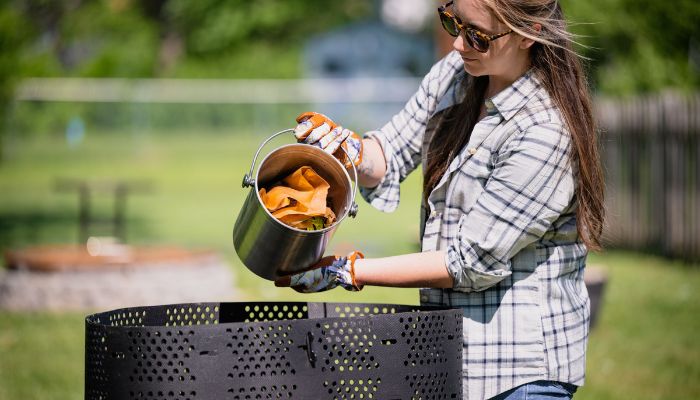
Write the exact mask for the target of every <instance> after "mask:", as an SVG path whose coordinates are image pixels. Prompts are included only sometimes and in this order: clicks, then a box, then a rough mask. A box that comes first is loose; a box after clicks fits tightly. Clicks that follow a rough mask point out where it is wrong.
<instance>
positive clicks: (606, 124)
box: [596, 93, 700, 260]
mask: <svg viewBox="0 0 700 400" xmlns="http://www.w3.org/2000/svg"><path fill="white" fill-rule="evenodd" d="M596 108H597V114H598V118H599V122H600V124H601V127H602V128H603V130H604V131H603V135H602V140H603V143H602V144H603V146H602V148H603V154H604V166H605V169H606V184H607V213H608V214H607V221H606V222H607V223H606V225H607V226H606V233H605V239H606V242H607V243H608V244H610V245H611V246H624V247H630V248H636V249H651V250H654V251H658V252H660V253H662V254H664V255H667V256H672V257H679V258H683V259H687V260H698V259H700V162H698V156H700V141H699V140H698V137H699V136H700V95H699V94H694V95H683V94H679V93H663V94H658V95H651V96H646V97H637V98H633V99H627V100H611V99H597V101H596Z"/></svg>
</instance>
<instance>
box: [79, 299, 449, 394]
mask: <svg viewBox="0 0 700 400" xmlns="http://www.w3.org/2000/svg"><path fill="white" fill-rule="evenodd" d="M85 335H86V352H85V353H86V354H85V398H86V399H89V400H98V399H99V400H112V399H139V400H140V399H159V400H160V399H163V400H166V399H167V400H184V399H193V400H194V399H206V400H218V399H380V400H386V399H401V400H404V399H426V400H427V399H459V398H461V372H462V363H461V357H462V314H461V311H460V310H458V309H442V308H429V307H419V306H404V305H387V304H355V303H351V304H347V303H345V304H341V303H196V304H175V305H166V306H153V307H136V308H125V309H120V310H113V311H108V312H104V313H100V314H94V315H90V316H88V317H87V318H86V321H85Z"/></svg>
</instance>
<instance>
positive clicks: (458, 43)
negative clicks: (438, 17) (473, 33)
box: [452, 32, 466, 52]
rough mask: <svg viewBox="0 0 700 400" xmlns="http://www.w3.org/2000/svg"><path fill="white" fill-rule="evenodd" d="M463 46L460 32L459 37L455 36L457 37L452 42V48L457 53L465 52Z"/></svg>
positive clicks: (462, 37) (462, 36)
mask: <svg viewBox="0 0 700 400" xmlns="http://www.w3.org/2000/svg"><path fill="white" fill-rule="evenodd" d="M465 44H466V43H464V35H462V32H460V33H459V35H457V37H456V38H455V40H454V41H453V42H452V47H453V48H454V49H455V50H457V51H459V52H464V51H465V50H466V47H465Z"/></svg>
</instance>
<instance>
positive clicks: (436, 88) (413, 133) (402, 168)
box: [360, 54, 458, 212]
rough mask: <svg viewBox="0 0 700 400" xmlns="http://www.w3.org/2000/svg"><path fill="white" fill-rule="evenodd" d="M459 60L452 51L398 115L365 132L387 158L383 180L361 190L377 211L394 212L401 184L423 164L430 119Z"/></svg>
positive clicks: (425, 79) (432, 69) (434, 69)
mask: <svg viewBox="0 0 700 400" xmlns="http://www.w3.org/2000/svg"><path fill="white" fill-rule="evenodd" d="M456 59H458V57H456V56H455V55H454V54H450V55H448V56H446V57H445V58H443V59H442V60H440V61H439V62H438V63H436V64H435V65H434V66H433V67H432V68H431V70H430V72H429V73H428V74H427V75H426V76H425V78H423V80H422V82H421V84H420V86H419V88H418V91H416V93H415V94H414V95H413V96H412V97H411V98H410V99H409V100H408V102H407V103H406V106H405V107H404V108H403V109H402V110H401V111H400V112H399V113H398V114H396V115H394V116H393V117H392V118H391V120H390V121H389V122H388V123H387V124H386V125H384V126H383V127H382V128H381V129H379V130H375V131H370V132H367V133H365V137H369V138H372V139H374V140H376V141H377V142H378V143H379V144H380V145H381V147H382V150H383V153H384V159H385V160H386V174H385V175H384V177H383V178H382V180H381V181H380V183H379V184H378V185H377V186H375V187H374V188H361V189H360V193H361V194H362V197H364V199H365V200H367V202H368V203H370V204H371V205H372V206H373V207H375V208H377V209H378V210H381V211H384V212H392V211H394V210H395V209H396V207H398V205H399V197H400V189H399V185H400V183H401V182H403V180H404V179H406V177H407V176H408V175H409V174H410V173H411V172H412V171H413V170H415V169H416V167H418V165H420V162H421V146H422V145H423V137H424V135H425V129H426V126H427V124H428V120H429V119H430V117H431V116H432V114H433V112H434V111H435V109H436V106H437V103H438V100H439V98H440V97H441V96H442V95H443V94H444V93H445V91H446V90H447V88H448V87H449V86H450V83H451V79H452V77H453V76H454V74H455V71H456V70H458V69H457V66H458V64H457V63H456V61H455V60H456Z"/></svg>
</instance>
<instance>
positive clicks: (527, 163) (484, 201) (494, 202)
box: [445, 123, 575, 292]
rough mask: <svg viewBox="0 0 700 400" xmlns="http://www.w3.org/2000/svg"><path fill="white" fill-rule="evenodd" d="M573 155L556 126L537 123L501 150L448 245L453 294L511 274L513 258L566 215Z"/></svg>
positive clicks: (572, 185) (486, 285)
mask: <svg viewBox="0 0 700 400" xmlns="http://www.w3.org/2000/svg"><path fill="white" fill-rule="evenodd" d="M570 151H571V150H570V137H569V135H568V133H567V132H565V130H564V128H563V127H562V126H561V124H558V123H556V124H555V123H546V124H539V125H535V126H533V127H531V128H529V129H527V130H525V131H523V132H520V133H517V134H514V135H513V137H512V138H511V139H509V141H508V142H506V143H505V144H504V145H503V146H502V147H501V150H500V151H499V154H498V157H497V159H496V162H495V165H494V168H493V171H492V174H491V176H490V177H489V178H488V180H487V182H486V184H485V187H484V192H483V193H482V195H480V196H479V198H478V199H477V200H476V202H475V203H474V205H473V206H472V207H471V209H469V210H468V211H467V212H466V213H465V215H463V216H462V217H461V218H460V220H459V227H458V234H457V235H456V236H455V238H454V239H453V240H452V241H451V243H450V244H449V246H448V247H447V251H446V256H445V257H446V260H445V261H446V263H447V268H448V271H449V273H450V275H451V276H452V278H453V279H454V289H455V290H459V291H465V292H470V291H480V290H484V289H487V288H489V287H491V286H493V285H495V284H497V283H498V282H500V281H501V280H503V279H504V278H505V277H507V276H509V275H510V274H511V273H512V272H511V260H512V258H513V257H514V256H515V255H516V254H517V253H518V252H519V251H520V250H521V249H523V248H524V247H525V246H527V245H529V244H531V243H533V242H535V241H536V240H538V239H539V238H541V237H542V236H544V234H545V233H546V232H547V231H548V230H549V229H550V228H551V227H552V224H553V222H554V221H556V220H557V219H558V218H559V217H560V216H561V215H562V214H563V213H564V212H567V209H569V208H570V206H571V202H572V201H573V197H574V190H575V179H574V173H573V167H572V165H571V162H570Z"/></svg>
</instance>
